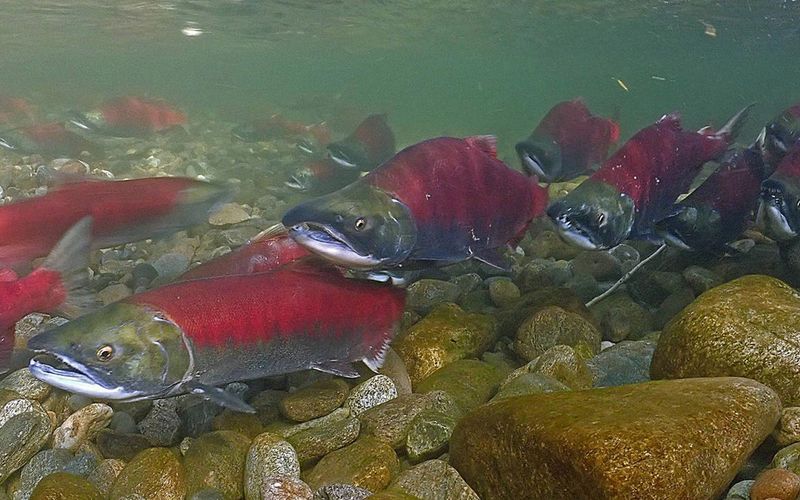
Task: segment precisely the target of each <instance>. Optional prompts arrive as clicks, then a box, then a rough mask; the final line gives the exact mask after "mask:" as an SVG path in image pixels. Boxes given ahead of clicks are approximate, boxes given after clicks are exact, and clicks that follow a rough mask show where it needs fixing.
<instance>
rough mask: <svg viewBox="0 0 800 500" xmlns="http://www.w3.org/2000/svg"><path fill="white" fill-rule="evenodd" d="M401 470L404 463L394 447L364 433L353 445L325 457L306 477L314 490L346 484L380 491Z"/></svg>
mask: <svg viewBox="0 0 800 500" xmlns="http://www.w3.org/2000/svg"><path fill="white" fill-rule="evenodd" d="M399 472H400V462H399V460H398V459H397V455H396V454H395V452H394V450H393V449H392V448H391V447H390V446H389V445H387V444H385V443H383V442H381V441H379V440H377V439H375V438H374V437H372V436H363V437H361V438H359V439H358V441H356V442H355V443H353V444H351V445H350V446H347V447H345V448H342V449H341V450H336V451H334V452H332V453H330V454H328V455H327V456H325V457H324V458H323V459H322V460H320V461H319V463H317V465H316V466H315V467H314V468H313V469H312V470H311V471H310V472H309V473H308V474H307V475H306V478H305V479H306V481H307V482H308V484H309V485H310V486H311V487H312V488H314V489H317V488H319V487H320V486H323V485H326V484H334V483H345V484H352V485H355V486H358V487H360V488H364V489H367V490H369V491H380V490H382V489H384V488H386V487H387V486H388V485H389V483H390V482H391V481H392V479H393V478H394V477H395V476H396V475H397V474H398V473H399Z"/></svg>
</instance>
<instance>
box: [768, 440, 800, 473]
mask: <svg viewBox="0 0 800 500" xmlns="http://www.w3.org/2000/svg"><path fill="white" fill-rule="evenodd" d="M769 466H770V468H774V469H788V470H790V471H792V472H794V473H795V474H800V443H794V444H790V445H789V446H786V447H785V448H781V449H780V450H778V452H777V453H775V456H774V457H772V463H770V464H769Z"/></svg>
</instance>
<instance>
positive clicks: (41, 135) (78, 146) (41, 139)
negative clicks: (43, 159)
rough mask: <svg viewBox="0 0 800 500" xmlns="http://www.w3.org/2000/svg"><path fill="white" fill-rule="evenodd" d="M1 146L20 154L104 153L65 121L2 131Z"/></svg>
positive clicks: (67, 154)
mask: <svg viewBox="0 0 800 500" xmlns="http://www.w3.org/2000/svg"><path fill="white" fill-rule="evenodd" d="M0 146H1V147H4V148H6V149H8V150H9V151H14V152H17V153H20V154H33V153H38V154H43V155H47V156H70V157H77V156H80V154H81V153H83V152H88V153H91V154H92V155H94V156H99V155H101V154H102V150H101V148H100V147H99V146H98V145H97V144H94V143H93V142H91V141H89V140H87V139H85V138H83V137H81V136H80V135H78V134H76V133H75V132H71V131H69V130H67V129H66V128H65V127H64V124H63V123H57V122H54V123H40V124H36V125H30V126H27V127H20V128H15V129H11V130H6V131H4V132H0Z"/></svg>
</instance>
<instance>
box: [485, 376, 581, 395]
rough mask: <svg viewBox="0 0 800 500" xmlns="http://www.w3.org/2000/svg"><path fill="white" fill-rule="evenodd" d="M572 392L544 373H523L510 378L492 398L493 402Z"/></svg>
mask: <svg viewBox="0 0 800 500" xmlns="http://www.w3.org/2000/svg"><path fill="white" fill-rule="evenodd" d="M568 390H570V388H569V387H567V386H566V385H565V384H564V383H562V382H560V381H558V380H556V379H554V378H553V377H551V376H550V375H545V374H544V373H529V372H526V373H522V374H520V375H517V376H515V377H513V378H509V379H508V380H507V381H504V382H503V383H502V384H501V385H500V389H499V390H498V391H497V394H495V395H494V396H493V397H492V399H491V400H492V401H497V400H499V399H506V398H513V397H514V396H527V395H530V394H541V393H545V392H559V391H568Z"/></svg>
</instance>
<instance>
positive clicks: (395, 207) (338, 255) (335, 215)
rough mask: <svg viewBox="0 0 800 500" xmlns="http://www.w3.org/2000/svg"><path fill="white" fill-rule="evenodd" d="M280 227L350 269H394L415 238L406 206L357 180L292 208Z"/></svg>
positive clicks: (412, 221) (303, 243)
mask: <svg viewBox="0 0 800 500" xmlns="http://www.w3.org/2000/svg"><path fill="white" fill-rule="evenodd" d="M283 225H284V226H286V227H287V228H289V235H290V236H291V237H292V238H293V239H294V240H295V241H297V242H298V243H299V244H301V245H303V246H304V247H306V248H308V249H309V250H310V251H312V252H314V253H316V254H319V255H321V256H322V257H324V258H326V259H328V260H330V261H332V262H334V263H336V264H339V265H343V266H346V267H349V268H355V269H380V268H388V267H395V266H397V265H399V264H400V263H402V262H403V261H404V260H406V259H407V258H408V256H409V255H410V254H411V251H412V250H413V249H414V245H415V244H416V239H417V227H416V224H415V223H414V219H413V218H412V217H411V213H410V211H409V210H408V207H406V205H405V204H403V203H402V202H400V201H399V200H397V199H395V198H394V197H392V196H391V195H389V194H388V193H386V192H384V191H382V190H380V189H378V188H376V187H374V186H370V185H368V184H366V183H364V182H362V181H361V180H359V181H356V182H354V183H353V184H350V185H349V186H347V187H344V188H342V189H340V190H339V191H335V192H333V193H331V194H328V195H326V196H322V197H319V198H316V199H313V200H309V201H307V202H305V203H301V204H300V205H297V206H296V207H294V208H292V209H291V210H289V211H288V212H287V213H286V215H284V217H283Z"/></svg>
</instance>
